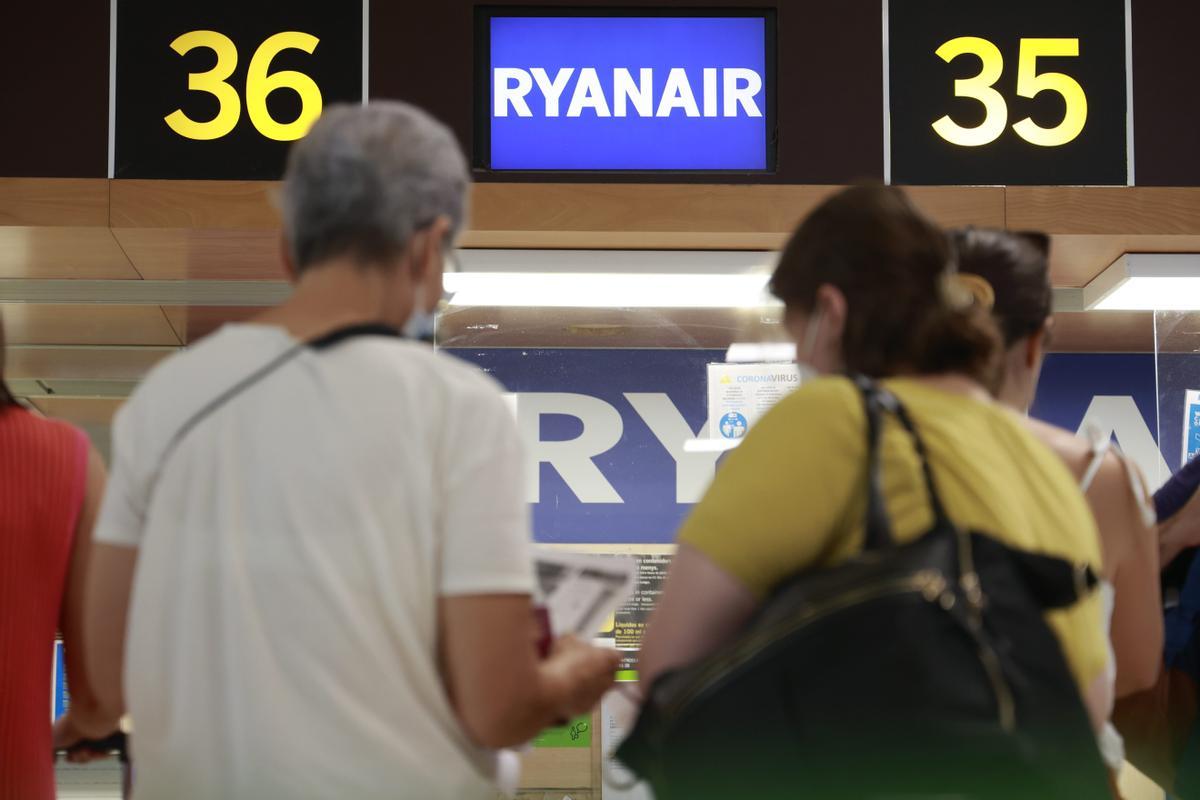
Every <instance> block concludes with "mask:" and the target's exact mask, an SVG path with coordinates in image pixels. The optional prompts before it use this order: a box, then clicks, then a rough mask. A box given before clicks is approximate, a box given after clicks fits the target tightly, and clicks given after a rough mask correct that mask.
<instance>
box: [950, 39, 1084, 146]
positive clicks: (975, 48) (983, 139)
mask: <svg viewBox="0 0 1200 800" xmlns="http://www.w3.org/2000/svg"><path fill="white" fill-rule="evenodd" d="M968 53H969V54H971V55H975V56H978V57H979V59H980V60H981V61H982V62H983V68H982V69H981V70H980V71H979V74H978V75H976V76H975V77H973V78H964V79H960V80H956V81H955V82H954V94H955V96H956V97H970V98H972V99H974V100H978V101H979V102H980V103H982V104H983V108H984V111H985V112H986V114H985V116H984V119H983V122H982V123H980V124H979V125H977V126H976V127H974V128H964V127H962V126H961V125H959V124H958V123H957V122H955V121H954V120H952V119H950V116H949V115H946V116H944V117H942V118H941V119H939V120H938V121H937V122H935V123H933V129H934V131H936V132H937V134H938V136H941V137H942V138H943V139H945V140H946V141H947V142H950V143H951V144H956V145H959V146H961V147H980V146H982V145H985V144H991V143H992V142H994V141H996V140H997V139H999V138H1000V135H1001V134H1002V133H1004V129H1005V127H1006V126H1007V125H1008V105H1007V104H1006V103H1005V102H1004V97H1003V95H1001V94H1000V93H999V92H998V91H996V90H995V89H994V88H993V87H994V86H995V84H996V81H998V80H1000V75H1001V74H1002V73H1003V72H1004V57H1003V56H1002V55H1001V54H1000V48H998V47H996V45H994V44H992V43H991V42H989V41H988V40H987V39H980V38H977V37H974V36H960V37H959V38H957V39H951V40H950V41H948V42H946V43H945V44H944V45H942V46H941V47H939V48H938V49H937V55H938V57H939V58H941V59H942V60H943V61H945V62H946V63H950V62H951V61H953V60H954V59H956V58H958V57H959V56H961V55H966V54H968ZM1043 56H1045V57H1050V56H1069V57H1078V56H1079V40H1078V39H1022V40H1021V53H1020V61H1019V62H1018V64H1017V94H1018V95H1020V96H1021V97H1036V96H1037V95H1038V94H1040V93H1041V92H1045V91H1051V92H1058V93H1059V94H1060V95H1062V97H1063V100H1064V101H1066V107H1067V111H1066V114H1065V115H1064V116H1063V120H1062V122H1060V123H1059V124H1058V125H1056V126H1054V127H1053V128H1043V127H1042V126H1040V125H1038V124H1037V123H1036V122H1034V121H1033V120H1032V119H1030V118H1029V117H1026V118H1025V119H1023V120H1021V121H1020V122H1018V123H1016V124H1015V125H1013V126H1012V127H1013V130H1014V131H1016V133H1017V135H1018V136H1020V137H1021V138H1022V139H1024V140H1025V141H1027V142H1029V143H1030V144H1035V145H1038V146H1040V147H1058V146H1059V145H1064V144H1067V143H1068V142H1073V141H1074V140H1075V139H1076V138H1077V137H1078V136H1079V134H1080V133H1082V132H1083V127H1084V125H1086V124H1087V115H1088V104H1087V95H1086V94H1084V91H1083V87H1082V86H1080V85H1079V81H1077V80H1075V79H1074V78H1072V77H1071V76H1069V75H1064V74H1062V73H1061V72H1043V73H1041V74H1040V75H1039V74H1038V71H1037V60H1038V58H1039V57H1043Z"/></svg>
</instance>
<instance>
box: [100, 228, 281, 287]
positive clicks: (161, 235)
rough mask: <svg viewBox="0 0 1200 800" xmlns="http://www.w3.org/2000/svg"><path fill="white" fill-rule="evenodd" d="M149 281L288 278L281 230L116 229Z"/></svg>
mask: <svg viewBox="0 0 1200 800" xmlns="http://www.w3.org/2000/svg"><path fill="white" fill-rule="evenodd" d="M113 235H114V236H116V238H117V241H118V242H119V243H120V245H121V247H122V248H123V249H124V250H125V253H126V254H127V255H128V256H129V259H130V261H131V262H132V263H133V265H134V266H135V267H136V268H137V271H138V272H139V273H140V274H141V275H142V277H144V278H146V279H147V280H156V279H157V280H183V279H196V280H283V279H284V272H283V262H282V260H281V259H280V256H279V250H280V240H279V231H278V230H277V229H270V230H261V229H258V230H256V229H226V230H213V229H201V230H197V229H187V228H113Z"/></svg>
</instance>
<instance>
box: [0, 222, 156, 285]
mask: <svg viewBox="0 0 1200 800" xmlns="http://www.w3.org/2000/svg"><path fill="white" fill-rule="evenodd" d="M138 277H140V276H139V275H138V273H137V270H135V269H134V268H133V265H132V264H131V263H129V259H128V258H126V257H125V254H124V253H123V252H121V247H120V245H118V244H117V240H116V239H114V238H113V235H112V231H110V230H109V229H108V228H107V227H31V226H20V225H14V226H7V227H0V278H42V279H52V278H86V279H105V278H110V279H125V278H138Z"/></svg>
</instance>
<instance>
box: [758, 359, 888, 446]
mask: <svg viewBox="0 0 1200 800" xmlns="http://www.w3.org/2000/svg"><path fill="white" fill-rule="evenodd" d="M865 425H866V414H865V413H864V411H863V401H862V398H861V396H860V394H859V391H858V389H857V387H855V385H854V383H853V382H852V381H850V380H849V379H848V378H842V377H832V376H830V377H822V378H815V379H813V380H810V381H807V382H806V383H804V385H802V386H800V388H798V389H796V391H794V392H792V393H791V394H789V395H788V396H787V397H785V398H783V399H782V400H780V401H779V402H778V403H776V404H775V406H774V407H772V408H771V410H770V411H768V412H767V413H766V414H764V415H763V417H762V419H760V420H759V421H758V422H757V423H756V424H755V426H754V429H753V430H752V431H751V432H750V435H749V436H748V437H747V438H746V443H745V444H744V445H742V447H739V448H738V451H739V452H740V451H742V450H747V451H748V452H757V451H758V450H759V449H760V448H762V447H768V448H769V449H768V452H771V453H774V454H778V453H788V454H789V458H803V457H805V456H810V457H813V458H823V459H824V458H829V457H830V454H831V453H837V454H850V455H851V456H854V454H855V453H857V450H858V448H859V447H860V446H861V447H865V446H866V445H865V441H866V439H865V436H864V433H863V431H864V426H865ZM781 445H782V446H781ZM854 457H856V456H854Z"/></svg>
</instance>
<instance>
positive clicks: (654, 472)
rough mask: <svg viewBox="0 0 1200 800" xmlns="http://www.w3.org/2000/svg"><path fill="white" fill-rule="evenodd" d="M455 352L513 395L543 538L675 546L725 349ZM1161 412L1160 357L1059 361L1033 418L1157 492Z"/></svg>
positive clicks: (1047, 374) (701, 457)
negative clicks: (1073, 436)
mask: <svg viewBox="0 0 1200 800" xmlns="http://www.w3.org/2000/svg"><path fill="white" fill-rule="evenodd" d="M448 352H450V353H452V354H454V355H456V356H458V357H460V358H463V359H465V360H467V361H470V362H472V363H474V364H477V365H478V366H480V367H481V368H483V369H484V370H485V371H486V372H488V373H490V374H491V375H492V376H493V377H495V378H496V379H497V380H499V381H500V383H501V384H503V385H504V386H505V387H506V389H507V390H508V391H509V392H511V393H512V396H511V401H512V404H513V409H514V413H515V415H516V418H517V423H518V427H519V429H520V432H521V436H522V439H523V440H524V444H525V450H526V459H527V463H526V476H527V480H526V485H527V490H528V499H529V501H530V502H531V503H532V507H533V528H534V537H535V538H536V539H537V540H538V541H540V542H559V543H580V544H583V543H588V544H597V543H605V544H662V543H669V542H671V541H673V540H674V538H675V532H676V530H677V529H678V528H679V525H680V523H681V522H682V521H683V519H684V517H685V516H686V515H687V513H688V510H689V508H690V507H691V505H692V504H694V503H695V502H696V501H697V500H699V499H700V497H701V496H702V495H703V493H704V490H705V488H706V487H707V486H708V483H709V481H711V479H712V476H713V474H714V472H715V470H716V467H717V460H718V454H716V453H689V452H685V451H684V449H683V446H682V444H683V442H684V441H685V440H686V439H689V438H694V437H697V436H707V435H708V434H707V431H706V430H705V428H704V425H705V420H706V418H707V409H706V407H705V406H706V403H707V400H706V396H707V392H706V389H707V387H706V380H707V365H708V364H709V363H712V362H715V361H720V360H722V359H723V358H724V355H725V354H724V351H723V350H640V349H595V350H593V349H509V348H497V349H474V350H472V349H452V350H448ZM1181 402H1182V399H1181ZM1155 409H1156V395H1155V371H1154V356H1153V355H1149V354H1135V355H1108V354H1095V355H1091V354H1089V355H1052V356H1050V357H1048V358H1047V360H1046V365H1045V368H1044V370H1043V374H1042V380H1041V384H1040V389H1039V392H1038V398H1037V402H1036V403H1035V405H1034V408H1033V413H1034V415H1035V416H1038V417H1040V418H1041V419H1045V420H1047V421H1049V422H1051V423H1053V424H1056V425H1059V426H1060V427H1064V428H1067V429H1070V430H1079V429H1081V428H1082V427H1084V426H1089V427H1092V428H1095V429H1097V430H1099V431H1100V432H1101V434H1102V435H1103V434H1108V435H1112V436H1113V437H1114V438H1115V439H1116V440H1117V442H1118V444H1120V445H1121V446H1122V447H1123V448H1124V449H1125V451H1126V452H1127V453H1128V454H1129V455H1130V457H1131V458H1132V459H1133V460H1134V461H1135V462H1136V463H1137V464H1138V465H1139V466H1140V467H1141V468H1142V470H1143V471H1144V472H1146V474H1147V477H1148V478H1149V479H1150V481H1151V482H1152V483H1154V484H1156V485H1157V483H1159V482H1161V481H1162V480H1165V478H1166V477H1167V475H1168V474H1169V470H1167V468H1166V461H1165V460H1164V458H1163V455H1162V453H1160V451H1159V449H1158V446H1157V444H1156V432H1157V422H1156V410H1155ZM1181 423H1182V419H1181V420H1179V421H1178V422H1177V423H1176V428H1175V429H1176V430H1179V425H1180V424H1181ZM1179 444H1180V441H1179V440H1175V442H1174V446H1175V448H1176V449H1175V450H1174V453H1175V457H1176V461H1174V462H1172V464H1173V465H1176V466H1177V458H1178V447H1179Z"/></svg>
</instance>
